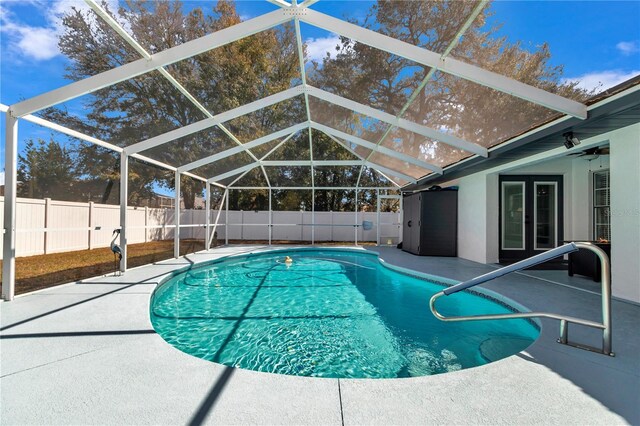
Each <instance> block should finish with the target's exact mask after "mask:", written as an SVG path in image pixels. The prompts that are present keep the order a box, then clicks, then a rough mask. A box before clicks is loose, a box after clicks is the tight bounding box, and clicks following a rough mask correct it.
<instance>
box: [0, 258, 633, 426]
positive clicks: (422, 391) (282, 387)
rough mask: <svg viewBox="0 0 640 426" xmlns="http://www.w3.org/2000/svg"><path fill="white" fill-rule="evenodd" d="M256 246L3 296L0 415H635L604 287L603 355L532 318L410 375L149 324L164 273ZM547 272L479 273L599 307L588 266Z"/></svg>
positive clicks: (577, 309) (624, 313)
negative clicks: (371, 376)
mask: <svg viewBox="0 0 640 426" xmlns="http://www.w3.org/2000/svg"><path fill="white" fill-rule="evenodd" d="M265 248H266V247H262V246H231V247H221V248H216V249H213V250H211V251H210V252H201V253H196V254H193V255H189V256H186V257H184V258H180V259H173V260H169V261H165V262H161V263H159V264H156V265H149V266H144V267H140V268H136V269H132V270H130V271H128V272H127V273H126V274H124V275H122V276H120V277H110V276H108V277H102V278H97V279H92V280H86V281H81V282H78V283H73V284H69V285H63V286H59V287H54V288H51V289H47V290H44V291H40V292H36V293H32V294H29V295H25V296H21V297H17V298H16V299H15V300H14V301H13V302H8V303H7V302H3V303H1V304H0V311H1V330H2V334H1V336H0V345H1V346H0V350H1V353H2V355H1V365H0V375H1V379H0V381H1V383H0V392H1V395H0V397H1V399H0V403H1V404H0V405H1V407H0V423H2V424H3V425H10V424H193V425H197V424H202V423H216V424H335V425H339V424H349V425H352V424H390V423H393V424H498V423H500V424H532V423H536V424H562V425H565V424H639V423H640V391H639V389H640V333H639V332H638V325H639V324H640V307H639V306H636V305H633V304H629V303H624V302H620V301H616V300H614V301H613V306H612V312H613V350H614V352H615V354H616V356H615V357H608V356H604V355H600V354H596V353H590V352H586V351H582V350H579V349H575V348H572V347H567V346H563V345H559V344H557V343H556V338H557V337H558V322H557V321H552V320H544V319H543V320H542V332H541V335H540V338H539V339H538V340H537V341H536V342H535V343H534V344H533V345H532V346H530V347H529V348H528V349H527V350H526V351H524V352H521V353H519V354H517V355H514V356H511V357H509V358H506V359H503V360H500V361H497V362H494V363H491V364H487V365H484V366H481V367H476V368H471V369H466V370H461V371H457V372H453V373H447V374H441V375H436V376H428V377H418V378H410V379H382V380H381V379H378V380H363V379H340V380H338V379H318V378H305V377H293V376H282V375H274V374H267V373H258V372H253V371H247V370H240V369H234V368H229V367H225V366H223V365H219V364H214V363H211V362H208V361H205V360H202V359H199V358H195V357H192V356H190V355H187V354H185V353H182V352H180V351H178V350H177V349H175V348H173V347H172V346H170V345H169V344H167V343H166V342H165V341H164V340H163V339H162V338H161V337H160V336H159V335H157V334H156V333H155V332H154V330H153V328H152V326H151V323H150V320H149V301H150V295H151V293H152V292H153V290H154V289H155V287H156V284H157V282H158V281H159V280H160V278H161V277H162V276H163V275H165V274H166V273H168V272H170V271H172V270H174V269H175V268H177V267H182V266H185V265H189V264H194V263H199V262H201V261H204V260H209V259H214V258H218V257H222V256H226V255H229V254H235V253H239V252H252V251H257V250H262V249H265ZM368 249H370V250H374V251H378V252H379V253H380V255H381V258H383V259H384V260H385V261H386V262H388V263H390V264H393V265H398V266H402V267H406V268H410V269H414V270H416V271H421V272H427V273H430V274H434V275H440V276H443V277H447V278H452V279H456V280H464V279H468V278H471V277H474V276H476V275H479V274H481V273H484V272H488V271H489V270H492V269H494V267H493V266H491V265H483V264H478V263H474V262H471V261H466V260H463V259H459V258H433V257H417V256H413V255H411V254H408V253H405V252H402V251H400V250H397V249H393V248H378V247H370V248H368ZM542 272H544V274H541V273H542ZM554 272H555V273H556V274H555V275H554V274H550V273H549V271H526V272H525V274H526V275H523V274H511V275H509V276H507V277H504V278H500V279H497V280H495V281H493V282H490V283H487V284H486V285H485V286H484V287H486V288H488V289H491V290H494V291H497V292H499V293H501V294H503V295H505V296H506V297H509V298H511V299H513V300H515V301H517V302H519V303H521V304H523V305H525V306H527V307H528V308H530V309H531V310H546V311H551V312H559V313H565V314H569V315H573V316H577V317H581V318H586V319H592V320H596V321H598V320H599V319H600V297H599V295H597V294H594V293H593V285H592V284H590V283H589V280H587V279H584V278H580V277H572V278H570V279H569V278H568V277H565V275H566V272H562V271H554ZM556 278H557V279H556ZM556 281H557V283H555V282H556ZM568 286H574V287H576V288H571V287H568ZM614 286H615V283H614ZM580 288H588V289H589V291H581V290H580ZM425 309H428V306H427V300H425ZM569 338H570V340H573V341H578V342H581V343H587V344H591V345H595V346H598V345H599V342H600V336H599V333H597V332H594V331H592V330H587V329H584V328H582V327H578V326H570V330H569Z"/></svg>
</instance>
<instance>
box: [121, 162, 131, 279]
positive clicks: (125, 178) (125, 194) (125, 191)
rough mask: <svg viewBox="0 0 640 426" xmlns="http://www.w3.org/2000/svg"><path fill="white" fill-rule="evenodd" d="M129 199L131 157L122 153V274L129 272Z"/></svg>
mask: <svg viewBox="0 0 640 426" xmlns="http://www.w3.org/2000/svg"><path fill="white" fill-rule="evenodd" d="M128 199H129V156H128V155H127V154H126V153H124V152H122V153H120V250H121V251H122V260H121V261H120V272H126V270H127V201H128Z"/></svg>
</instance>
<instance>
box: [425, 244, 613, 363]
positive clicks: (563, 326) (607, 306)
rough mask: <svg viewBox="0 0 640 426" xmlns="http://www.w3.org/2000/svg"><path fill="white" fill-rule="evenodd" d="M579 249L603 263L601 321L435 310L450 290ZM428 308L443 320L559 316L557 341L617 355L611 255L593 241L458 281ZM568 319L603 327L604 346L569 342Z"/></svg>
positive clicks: (457, 289) (431, 302) (522, 313)
mask: <svg viewBox="0 0 640 426" xmlns="http://www.w3.org/2000/svg"><path fill="white" fill-rule="evenodd" d="M578 249H586V250H590V251H592V252H594V253H595V254H596V256H598V258H599V260H600V264H601V266H602V267H601V271H602V272H601V279H600V282H601V284H602V322H601V323H599V322H595V321H589V320H585V319H580V318H575V317H570V316H567V315H560V314H554V313H549V312H518V313H512V314H489V315H467V316H457V317H445V316H444V315H442V314H440V313H439V312H438V311H437V310H436V307H435V303H436V299H438V298H439V297H442V296H449V295H451V294H454V293H457V292H459V291H462V290H465V289H467V288H470V287H473V286H476V285H478V284H482V283H485V282H487V281H490V280H493V279H495V278H498V277H501V276H503V275H506V274H509V273H511V272H515V271H519V270H522V269H524V268H528V267H530V266H534V265H538V264H540V263H544V262H546V261H548V260H551V259H554V258H556V257H559V256H563V255H565V254H567V253H571V252H574V251H577V250H578ZM429 308H430V309H431V313H432V314H433V315H434V316H435V317H436V318H437V319H439V320H440V321H480V320H502V319H514V318H535V317H539V318H551V319H557V320H560V338H559V339H558V343H562V344H564V345H569V346H574V347H577V348H580V349H585V350H588V351H593V352H599V353H602V354H605V355H610V356H614V354H613V352H611V266H610V263H609V257H608V256H607V254H606V253H605V252H604V251H603V250H602V249H601V248H600V247H598V246H596V245H594V244H592V243H587V242H574V243H569V244H565V245H563V246H560V247H557V248H554V249H551V250H548V251H546V252H544V253H542V254H538V255H536V256H533V257H530V258H528V259H525V260H522V261H520V262H516V263H514V264H512V265H509V266H505V267H504V268H500V269H497V270H495V271H492V272H489V273H488V274H484V275H480V276H478V277H475V278H473V279H471V280H468V281H464V282H461V283H459V284H456V285H454V286H451V287H449V288H446V289H444V290H442V291H440V292H438V293H436V294H435V295H434V296H433V297H431V300H430V301H429ZM569 323H575V324H580V325H584V326H587V327H593V328H598V329H601V330H602V350H600V349H598V348H595V347H592V346H587V345H582V344H575V343H571V342H569V341H568V334H569V326H568V324H569Z"/></svg>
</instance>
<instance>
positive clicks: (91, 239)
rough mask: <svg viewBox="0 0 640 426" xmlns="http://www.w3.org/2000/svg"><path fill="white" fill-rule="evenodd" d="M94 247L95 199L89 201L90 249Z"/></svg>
mask: <svg viewBox="0 0 640 426" xmlns="http://www.w3.org/2000/svg"><path fill="white" fill-rule="evenodd" d="M91 249H93V201H89V250H91Z"/></svg>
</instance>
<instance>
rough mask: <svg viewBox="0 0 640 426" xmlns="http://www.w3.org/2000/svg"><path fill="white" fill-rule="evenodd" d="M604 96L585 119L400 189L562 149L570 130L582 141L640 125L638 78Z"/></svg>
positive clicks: (539, 130) (554, 124)
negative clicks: (566, 134)
mask: <svg viewBox="0 0 640 426" xmlns="http://www.w3.org/2000/svg"><path fill="white" fill-rule="evenodd" d="M607 94H608V96H607V97H605V98H602V95H603V94H601V95H598V100H597V101H596V102H595V103H591V105H589V106H588V112H589V116H588V117H587V119H586V120H580V119H577V118H575V117H570V116H563V117H560V118H557V119H555V120H553V121H551V122H549V123H545V124H542V125H540V126H538V127H536V128H534V129H531V130H529V131H528V132H526V133H523V134H522V135H519V136H517V137H514V138H512V139H510V140H508V141H506V142H504V143H502V144H500V145H497V146H495V147H493V148H491V149H490V150H489V157H488V158H483V157H477V156H474V157H470V158H468V159H466V160H463V161H460V162H458V163H456V164H452V165H451V166H449V167H446V168H444V170H443V173H442V174H441V175H429V176H427V177H425V178H422V179H419V180H418V182H417V183H415V184H409V185H406V186H404V187H403V188H402V190H403V191H417V190H421V189H424V188H427V187H430V186H432V185H438V184H442V183H446V182H451V181H452V180H455V179H460V178H462V177H465V176H469V175H472V174H474V173H478V172H481V171H484V170H488V169H491V168H494V167H497V166H500V165H503V164H507V163H510V162H512V161H515V160H519V159H522V158H526V157H529V156H532V155H535V154H538V153H541V152H545V151H549V150H552V149H555V148H557V147H559V146H562V144H563V142H564V137H563V136H562V135H563V134H564V133H566V132H569V131H572V132H573V133H574V134H575V135H576V136H577V137H578V138H579V139H581V140H585V139H588V138H591V137H594V136H599V135H602V134H604V133H607V132H610V131H613V130H616V129H620V128H623V127H626V126H630V125H632V124H636V123H639V122H640V76H637V77H634V78H633V79H631V80H628V81H626V82H624V83H622V84H620V85H618V86H616V87H613V88H611V89H609V90H608V91H607ZM605 96H606V95H605Z"/></svg>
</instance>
